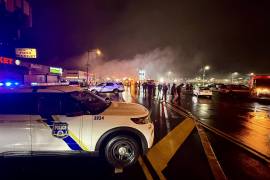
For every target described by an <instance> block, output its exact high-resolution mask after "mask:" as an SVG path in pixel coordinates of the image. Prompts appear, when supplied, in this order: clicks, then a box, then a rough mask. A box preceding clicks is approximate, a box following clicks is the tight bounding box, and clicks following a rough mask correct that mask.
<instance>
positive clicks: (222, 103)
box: [181, 95, 270, 158]
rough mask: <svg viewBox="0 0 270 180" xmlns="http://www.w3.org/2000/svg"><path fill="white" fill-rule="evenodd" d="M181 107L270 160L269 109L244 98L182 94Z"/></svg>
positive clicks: (265, 105)
mask: <svg viewBox="0 0 270 180" xmlns="http://www.w3.org/2000/svg"><path fill="white" fill-rule="evenodd" d="M181 106H182V107H184V108H186V109H188V110H189V111H191V112H192V113H193V114H194V115H195V116H197V117H198V118H199V119H200V120H201V121H202V122H203V123H205V124H207V125H209V126H212V127H214V128H217V129H219V130H221V131H222V132H225V133H227V134H229V135H230V136H233V137H234V138H236V139H238V140H239V141H241V142H242V143H244V144H245V145H247V146H248V147H250V148H252V149H254V150H256V151H258V152H260V153H261V154H263V155H265V156H267V157H268V158H270V117H269V113H270V106H269V105H267V104H260V103H258V102H251V101H248V100H243V99H226V98H219V97H216V96H214V97H212V99H205V98H197V97H194V96H191V95H183V98H182V101H181Z"/></svg>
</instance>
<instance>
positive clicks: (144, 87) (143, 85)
mask: <svg viewBox="0 0 270 180" xmlns="http://www.w3.org/2000/svg"><path fill="white" fill-rule="evenodd" d="M142 87H143V94H144V95H146V88H147V84H146V82H144V83H143V84H142Z"/></svg>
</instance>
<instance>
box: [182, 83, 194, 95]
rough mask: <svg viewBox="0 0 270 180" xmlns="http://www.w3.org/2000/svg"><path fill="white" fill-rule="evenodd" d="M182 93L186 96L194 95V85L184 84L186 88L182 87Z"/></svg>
mask: <svg viewBox="0 0 270 180" xmlns="http://www.w3.org/2000/svg"><path fill="white" fill-rule="evenodd" d="M182 92H183V93H184V94H189V95H192V94H193V85H192V84H190V83H187V84H184V86H182Z"/></svg>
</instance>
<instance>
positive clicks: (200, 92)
mask: <svg viewBox="0 0 270 180" xmlns="http://www.w3.org/2000/svg"><path fill="white" fill-rule="evenodd" d="M193 94H194V95H195V96H197V97H202V96H204V97H212V91H211V90H210V88H209V87H195V89H194V90H193Z"/></svg>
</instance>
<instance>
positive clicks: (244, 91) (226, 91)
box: [218, 84, 250, 96]
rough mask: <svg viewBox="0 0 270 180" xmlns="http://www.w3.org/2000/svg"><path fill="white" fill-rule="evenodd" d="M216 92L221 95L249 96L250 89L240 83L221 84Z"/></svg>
mask: <svg viewBox="0 0 270 180" xmlns="http://www.w3.org/2000/svg"><path fill="white" fill-rule="evenodd" d="M218 93H219V94H221V95H234V96H250V89H249V87H247V86H245V85H241V84H240V85H238V84H229V85H222V86H221V87H220V88H219V89H218Z"/></svg>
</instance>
